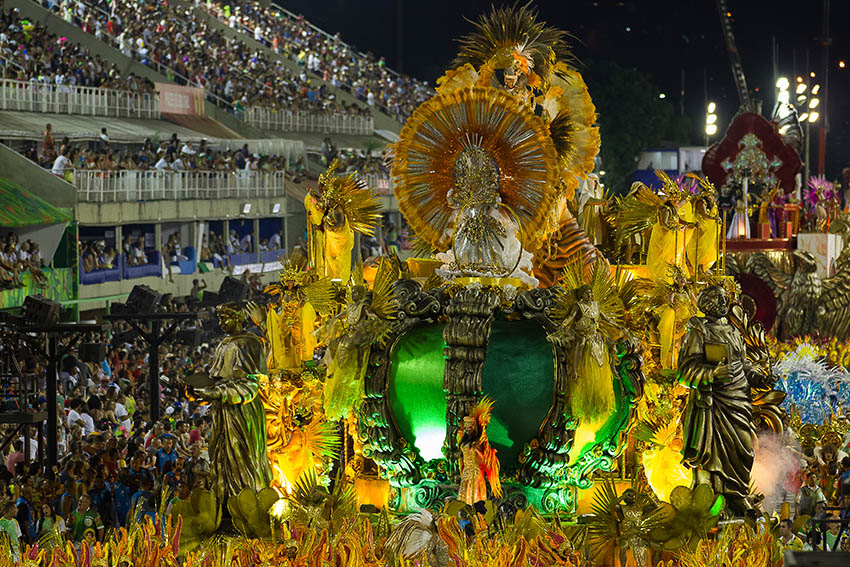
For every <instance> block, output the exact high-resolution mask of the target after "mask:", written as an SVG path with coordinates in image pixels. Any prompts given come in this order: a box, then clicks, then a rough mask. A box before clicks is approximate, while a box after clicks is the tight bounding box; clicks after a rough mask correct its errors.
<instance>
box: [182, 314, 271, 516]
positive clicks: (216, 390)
mask: <svg viewBox="0 0 850 567" xmlns="http://www.w3.org/2000/svg"><path fill="white" fill-rule="evenodd" d="M217 313H218V321H219V325H220V326H221V329H222V330H223V331H224V332H225V334H226V335H227V336H226V337H225V338H224V339H222V340H221V342H220V343H219V344H218V346H217V347H216V349H215V353H214V354H213V361H212V364H211V365H210V369H209V379H210V380H212V382H211V384H210V385H209V386H208V387H205V388H194V394H193V395H194V396H195V397H197V398H200V399H204V400H209V401H210V402H212V406H211V410H210V414H211V415H212V419H213V424H212V433H211V437H210V447H209V450H210V470H211V473H212V478H213V484H214V487H213V490H214V492H215V495H216V498H217V501H218V504H219V505H220V506H222V507H223V506H225V504H226V500H227V499H228V498H230V497H234V496H236V495H238V494H239V493H240V492H241V491H242V489H244V488H249V489H251V490H254V491H259V490H261V489H263V488H266V487H268V486H270V485H271V481H272V473H271V468H270V467H269V459H268V457H267V456H266V415H265V410H264V409H263V402H262V401H261V399H260V396H258V395H257V394H258V393H259V390H260V386H259V379H258V374H260V373H262V372H264V371H265V364H264V360H263V359H264V350H263V343H262V340H261V339H260V338H259V337H257V336H256V335H254V334H251V333H244V332H242V323H243V321H244V319H245V314H244V312H243V311H242V308H241V307H240V306H239V304H237V303H225V304H222V305H219V306H218V308H217Z"/></svg>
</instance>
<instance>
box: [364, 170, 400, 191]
mask: <svg viewBox="0 0 850 567" xmlns="http://www.w3.org/2000/svg"><path fill="white" fill-rule="evenodd" d="M360 177H361V178H362V179H363V180H364V181H365V182H366V185H368V186H369V188H370V189H374V190H375V191H377V193H378V194H379V195H392V194H393V180H392V178H391V177H390V176H389V175H379V174H377V173H365V174H364V173H361V174H360Z"/></svg>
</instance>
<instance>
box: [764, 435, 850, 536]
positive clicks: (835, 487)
mask: <svg viewBox="0 0 850 567" xmlns="http://www.w3.org/2000/svg"><path fill="white" fill-rule="evenodd" d="M803 463H804V467H803V468H802V470H801V471H800V473H799V475H798V476H797V478H796V485H797V487H798V488H796V497H795V501H794V508H795V509H794V519H787V520H783V521H782V522H781V524H780V541H779V543H780V546H781V547H782V548H783V549H787V550H795V551H803V550H815V551H818V550H820V551H850V531H848V530H850V456H848V455H847V453H846V452H845V451H844V450H842V449H841V448H839V447H838V446H837V445H834V444H826V445H823V446H821V445H818V446H816V447H814V448H810V449H807V450H806V451H805V453H804V454H803ZM790 482H793V481H790ZM786 486H787V485H786ZM795 520H796V521H795Z"/></svg>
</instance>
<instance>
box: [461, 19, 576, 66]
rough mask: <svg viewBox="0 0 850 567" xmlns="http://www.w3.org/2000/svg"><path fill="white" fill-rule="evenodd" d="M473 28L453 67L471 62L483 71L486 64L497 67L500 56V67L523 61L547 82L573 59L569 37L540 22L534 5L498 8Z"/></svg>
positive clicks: (462, 43) (463, 40)
mask: <svg viewBox="0 0 850 567" xmlns="http://www.w3.org/2000/svg"><path fill="white" fill-rule="evenodd" d="M473 26H475V31H473V32H471V33H468V34H466V35H465V36H463V37H462V38H461V39H460V40H459V43H460V51H459V52H458V55H457V57H456V58H455V60H454V62H453V63H452V67H460V66H462V65H465V64H466V63H470V64H471V65H472V66H473V67H475V68H476V69H480V68H481V67H483V66H484V65H485V64H488V63H491V64H493V62H492V61H491V60H492V59H493V58H494V57H498V58H499V59H500V61H498V62H496V63H495V65H496V68H505V67H507V66H508V65H510V64H511V63H513V62H514V61H518V60H519V59H520V58H521V59H522V60H525V61H530V62H531V63H533V65H526V68H527V69H528V72H531V69H532V68H533V70H534V73H535V74H536V75H537V76H539V77H541V78H542V79H543V80H544V81H545V80H546V79H547V77H548V75H549V72H550V70H551V67H552V65H554V63H555V62H556V61H562V62H570V61H572V60H573V56H572V53H571V51H570V47H569V45H568V44H567V42H566V39H567V37H568V34H567V33H566V32H565V31H563V30H559V29H558V28H554V27H550V26H547V25H546V22H543V21H540V20H538V19H537V10H535V9H534V8H532V7H531V5H530V3H528V4H525V5H523V6H519V5H517V4H515V5H514V6H512V7H503V8H496V7H495V6H494V7H493V9H492V10H491V11H490V13H489V14H485V15H483V16H481V17H480V18H479V19H478V21H477V22H473ZM520 64H521V65H522V63H520Z"/></svg>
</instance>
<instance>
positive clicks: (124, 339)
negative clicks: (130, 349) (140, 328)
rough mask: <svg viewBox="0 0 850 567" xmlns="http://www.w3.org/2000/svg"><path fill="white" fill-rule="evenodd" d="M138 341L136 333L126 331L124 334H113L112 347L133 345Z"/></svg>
mask: <svg viewBox="0 0 850 567" xmlns="http://www.w3.org/2000/svg"><path fill="white" fill-rule="evenodd" d="M134 340H136V331H124V332H122V333H113V334H112V346H115V347H118V346H121V345H123V344H125V343H131V344H132V342H133V341H134Z"/></svg>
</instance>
